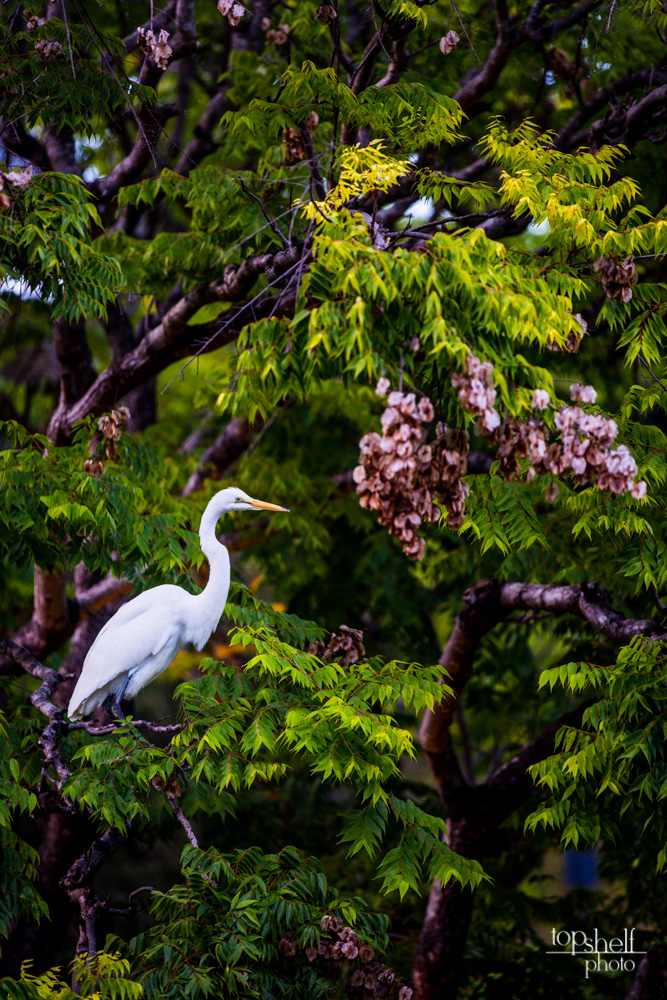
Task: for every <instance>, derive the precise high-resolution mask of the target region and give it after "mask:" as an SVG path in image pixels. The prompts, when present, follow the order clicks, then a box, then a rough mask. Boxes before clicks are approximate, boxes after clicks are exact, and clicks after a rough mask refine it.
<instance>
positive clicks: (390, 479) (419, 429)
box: [354, 379, 468, 559]
mask: <svg viewBox="0 0 667 1000" xmlns="http://www.w3.org/2000/svg"><path fill="white" fill-rule="evenodd" d="M388 388H389V384H388V382H387V380H386V379H380V381H379V382H378V387H377V392H378V394H379V395H384V394H385V393H386V391H387V389H388ZM434 416H435V413H434V410H433V405H432V403H431V401H430V400H429V399H427V398H426V397H423V398H422V399H420V400H419V402H417V401H416V399H415V394H414V393H412V392H407V393H403V392H398V391H394V392H391V393H389V396H388V398H387V408H386V409H385V411H384V413H383V414H382V417H381V418H380V423H381V424H382V434H381V435H380V434H377V433H375V432H374V431H373V432H371V433H370V434H366V435H364V437H363V438H362V439H361V441H360V442H359V449H360V455H359V462H360V464H359V465H358V466H357V467H356V469H355V470H354V481H355V483H356V484H357V493H358V494H359V503H360V504H361V506H362V507H365V508H366V509H367V510H373V511H375V512H376V513H377V517H378V521H379V522H380V524H384V525H386V526H387V527H388V529H389V533H390V534H392V535H396V536H397V537H398V538H400V540H401V542H402V543H403V551H404V552H405V554H406V555H407V556H409V557H410V558H411V559H422V558H423V556H424V551H425V548H426V543H425V541H424V539H423V538H420V537H419V535H418V531H419V528H420V527H421V524H422V522H423V521H424V522H427V523H428V522H431V521H437V520H438V519H439V517H440V510H439V508H438V507H437V506H436V503H435V500H436V497H437V499H438V501H439V502H440V503H441V504H442V505H443V506H444V507H446V509H447V511H448V514H447V525H448V527H450V528H454V529H456V528H459V527H460V526H461V524H462V523H463V508H464V502H465V498H466V496H467V493H468V488H467V486H466V485H465V484H464V483H463V482H462V481H461V477H462V476H464V475H465V472H466V465H467V460H466V456H467V454H468V435H467V433H466V432H465V431H456V430H451V429H449V428H445V426H444V425H443V424H438V425H437V427H436V435H437V436H436V439H435V440H434V441H432V442H430V443H428V442H427V437H428V427H427V426H426V425H428V424H430V423H431V422H432V421H433V419H434Z"/></svg>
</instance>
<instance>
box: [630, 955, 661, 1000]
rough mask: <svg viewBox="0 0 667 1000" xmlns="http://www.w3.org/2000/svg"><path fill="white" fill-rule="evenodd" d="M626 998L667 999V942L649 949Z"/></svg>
mask: <svg viewBox="0 0 667 1000" xmlns="http://www.w3.org/2000/svg"><path fill="white" fill-rule="evenodd" d="M625 1000H667V944H654V945H652V946H651V947H650V948H649V949H648V951H647V952H646V954H645V955H644V957H643V958H642V960H641V962H640V963H639V966H638V967H637V972H636V974H635V978H634V980H633V982H632V986H631V987H630V989H629V991H628V993H627V994H626V997H625Z"/></svg>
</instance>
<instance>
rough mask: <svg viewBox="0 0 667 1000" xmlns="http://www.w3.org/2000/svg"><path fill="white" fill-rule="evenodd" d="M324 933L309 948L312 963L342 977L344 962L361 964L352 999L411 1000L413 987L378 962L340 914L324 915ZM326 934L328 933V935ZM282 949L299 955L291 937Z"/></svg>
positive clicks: (351, 981) (351, 989)
mask: <svg viewBox="0 0 667 1000" xmlns="http://www.w3.org/2000/svg"><path fill="white" fill-rule="evenodd" d="M321 927H322V931H323V936H322V938H321V939H320V942H319V944H318V945H310V946H309V947H308V948H306V958H307V959H308V961H309V962H315V961H319V962H321V963H322V964H323V965H324V966H325V968H326V970H327V972H328V973H329V975H330V976H331V977H332V978H339V977H340V975H341V971H342V963H343V962H346V961H347V962H354V961H358V962H359V963H363V964H360V965H359V967H358V968H357V969H355V971H354V972H353V973H352V975H351V976H350V978H349V979H348V981H347V986H346V993H347V995H348V996H349V997H350V1000H370V998H371V997H394V998H397V1000H411V997H412V989H411V987H410V986H401V984H400V982H399V981H398V980H397V979H396V976H395V975H394V973H393V972H392V971H391V969H388V968H387V967H386V966H385V965H383V964H382V962H377V961H374V955H375V952H374V951H373V948H372V947H371V945H369V944H366V942H365V941H362V940H361V939H360V937H359V935H358V934H356V933H355V931H353V930H352V928H351V927H345V926H343V924H342V922H341V921H340V920H339V918H338V917H336V916H334V915H333V914H327V915H325V916H324V917H322V920H321ZM324 935H327V937H325V936H324ZM278 950H279V951H280V952H281V953H282V954H283V955H285V956H287V957H288V958H293V957H294V956H295V955H296V943H295V942H294V940H293V938H292V937H291V936H289V937H284V938H282V939H281V941H280V943H279V945H278Z"/></svg>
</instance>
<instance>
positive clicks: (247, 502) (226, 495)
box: [213, 486, 288, 514]
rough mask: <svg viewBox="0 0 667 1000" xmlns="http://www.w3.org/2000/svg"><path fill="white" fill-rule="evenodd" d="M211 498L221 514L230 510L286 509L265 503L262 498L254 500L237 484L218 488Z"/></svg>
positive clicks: (285, 508) (285, 509) (286, 509)
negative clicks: (222, 488) (223, 488)
mask: <svg viewBox="0 0 667 1000" xmlns="http://www.w3.org/2000/svg"><path fill="white" fill-rule="evenodd" d="M213 499H214V500H215V501H216V508H217V509H218V510H219V511H220V513H221V514H224V513H226V512H227V511H232V510H282V511H286V512H287V511H288V508H287V507H279V506H278V505H277V504H275V503H266V501H264V500H255V499H254V498H253V497H249V496H248V494H247V493H244V492H243V490H240V489H239V488H238V487H237V486H228V487H227V489H226V490H220V492H219V493H216V495H215V497H214V498H213Z"/></svg>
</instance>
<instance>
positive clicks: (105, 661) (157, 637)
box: [67, 487, 287, 720]
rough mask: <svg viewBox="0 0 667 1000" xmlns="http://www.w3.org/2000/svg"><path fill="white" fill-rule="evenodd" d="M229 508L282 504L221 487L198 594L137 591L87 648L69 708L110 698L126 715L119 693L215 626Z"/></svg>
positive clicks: (88, 707) (221, 600)
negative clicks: (221, 525) (220, 534)
mask: <svg viewBox="0 0 667 1000" xmlns="http://www.w3.org/2000/svg"><path fill="white" fill-rule="evenodd" d="M233 510H281V511H287V508H286V507H278V506H277V505H276V504H273V503H265V502H264V501H263V500H254V499H253V498H252V497H249V496H248V494H247V493H244V492H243V490H239V489H236V488H235V487H230V488H229V489H226V490H220V492H219V493H216V495H215V496H214V497H213V499H212V500H211V501H210V502H209V504H208V506H207V507H206V510H205V511H204V514H203V516H202V519H201V525H200V527H199V539H200V542H201V548H202V552H203V553H204V555H205V556H206V558H207V559H208V563H209V577H208V583H207V584H206V586H205V587H204V589H203V590H202V592H201V593H200V594H188V592H187V591H186V590H183V589H182V587H175V586H173V585H172V584H164V585H163V586H161V587H153V588H152V589H151V590H147V591H145V592H144V593H143V594H138V595H137V597H135V598H133V599H132V600H131V601H128V602H127V604H124V605H123V606H122V608H119V610H118V611H117V612H116V614H115V615H114V616H113V618H110V619H109V621H108V622H107V623H106V625H105V626H104V628H103V629H102V630H101V631H100V633H99V635H98V636H97V638H96V639H95V642H94V643H93V645H92V646H91V647H90V649H89V650H88V655H87V656H86V659H85V661H84V664H83V668H82V670H81V675H80V677H79V679H78V681H77V684H76V687H75V688H74V691H73V693H72V697H71V699H70V703H69V707H68V710H67V713H68V715H69V717H70V719H73V720H76V719H83V718H85V717H86V716H87V715H90V713H91V712H92V711H93V710H94V709H96V708H98V706H100V705H103V704H104V703H105V702H107V701H108V704H109V711H110V712H111V714H112V715H115V716H116V718H124V716H123V711H122V708H121V701H122V699H123V698H125V697H127V698H132V697H134V695H136V694H137V692H138V691H140V690H141V689H142V688H144V687H146V685H147V684H150V682H151V681H152V680H154V679H155V678H156V677H158V676H159V675H160V674H161V673H162V672H163V671H164V670H166V669H167V667H168V666H169V664H170V663H171V662H172V660H173V659H174V657H175V656H176V654H177V653H178V652H179V650H180V649H182V648H183V646H185V645H186V643H192V645H193V646H194V647H195V649H202V648H203V646H204V645H205V643H206V641H207V640H208V639H209V637H210V636H211V635H212V633H213V632H214V631H215V629H216V628H217V625H218V622H219V621H220V618H221V616H222V612H223V611H224V608H225V604H226V603H227V595H228V593H229V579H230V566H229V553H228V552H227V549H226V548H225V546H224V545H222V544H221V543H220V542H219V541H218V540H217V538H216V534H215V528H216V525H217V523H218V518H219V517H220V516H221V515H222V514H227V513H229V512H230V511H233Z"/></svg>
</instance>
